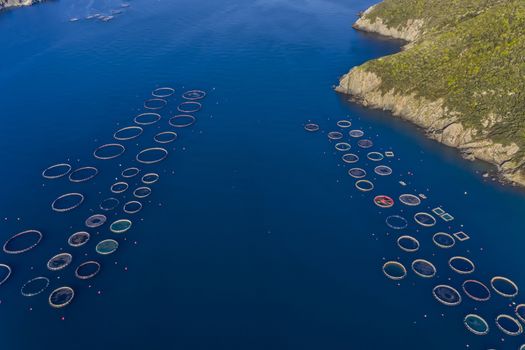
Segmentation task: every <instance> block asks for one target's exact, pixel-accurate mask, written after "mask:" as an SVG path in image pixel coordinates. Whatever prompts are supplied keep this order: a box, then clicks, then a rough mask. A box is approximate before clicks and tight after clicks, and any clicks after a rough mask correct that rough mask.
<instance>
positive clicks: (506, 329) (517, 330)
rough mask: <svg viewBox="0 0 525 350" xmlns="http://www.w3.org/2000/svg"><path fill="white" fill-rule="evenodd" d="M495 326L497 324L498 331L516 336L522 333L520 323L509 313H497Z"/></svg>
mask: <svg viewBox="0 0 525 350" xmlns="http://www.w3.org/2000/svg"><path fill="white" fill-rule="evenodd" d="M496 326H498V328H499V330H500V331H502V332H503V333H505V334H507V335H510V336H516V335H520V334H521V333H523V327H522V326H521V323H519V321H518V320H517V319H515V318H514V317H512V316H509V315H505V314H502V315H498V317H496Z"/></svg>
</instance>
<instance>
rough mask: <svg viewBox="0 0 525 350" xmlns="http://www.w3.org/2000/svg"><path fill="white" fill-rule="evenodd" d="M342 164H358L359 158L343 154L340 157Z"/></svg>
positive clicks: (350, 154) (351, 154)
mask: <svg viewBox="0 0 525 350" xmlns="http://www.w3.org/2000/svg"><path fill="white" fill-rule="evenodd" d="M341 159H342V160H343V162H345V163H347V164H353V163H357V162H359V156H358V155H357V154H354V153H345V154H343V155H342V156H341Z"/></svg>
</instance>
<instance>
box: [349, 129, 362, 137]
mask: <svg viewBox="0 0 525 350" xmlns="http://www.w3.org/2000/svg"><path fill="white" fill-rule="evenodd" d="M348 135H350V137H353V138H359V137H363V136H365V133H364V132H363V130H359V129H354V130H350V131H349V132H348Z"/></svg>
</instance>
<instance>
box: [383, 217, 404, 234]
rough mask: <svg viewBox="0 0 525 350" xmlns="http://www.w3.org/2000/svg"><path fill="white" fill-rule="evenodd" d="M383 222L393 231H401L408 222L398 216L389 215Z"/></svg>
mask: <svg viewBox="0 0 525 350" xmlns="http://www.w3.org/2000/svg"><path fill="white" fill-rule="evenodd" d="M385 222H386V225H387V226H388V227H390V228H391V229H393V230H402V229H405V228H406V227H407V226H408V221H407V220H406V219H405V218H404V217H402V216H400V215H390V216H389V217H387V218H386V220H385Z"/></svg>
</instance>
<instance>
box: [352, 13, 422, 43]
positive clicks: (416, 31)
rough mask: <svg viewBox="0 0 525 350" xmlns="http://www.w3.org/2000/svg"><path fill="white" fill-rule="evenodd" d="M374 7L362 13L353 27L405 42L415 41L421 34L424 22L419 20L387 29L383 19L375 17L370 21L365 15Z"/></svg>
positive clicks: (412, 20)
mask: <svg viewBox="0 0 525 350" xmlns="http://www.w3.org/2000/svg"><path fill="white" fill-rule="evenodd" d="M374 7H375V6H372V7H370V8H369V9H368V10H366V11H365V12H363V14H362V16H361V17H360V18H359V19H358V20H357V21H356V22H355V23H354V25H353V27H354V28H355V29H358V30H362V31H365V32H370V33H378V34H381V35H384V36H389V37H392V38H396V39H402V40H405V41H415V40H417V39H418V37H419V36H420V34H421V30H422V28H423V25H424V21H423V20H421V19H410V20H408V21H407V22H406V24H405V25H403V26H398V27H389V26H388V25H386V24H385V23H384V22H383V19H381V18H379V17H377V18H375V19H374V20H371V19H369V18H368V17H367V15H368V14H369V13H370V12H371V11H372V10H373V9H374Z"/></svg>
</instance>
